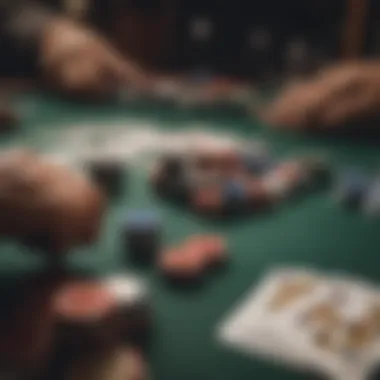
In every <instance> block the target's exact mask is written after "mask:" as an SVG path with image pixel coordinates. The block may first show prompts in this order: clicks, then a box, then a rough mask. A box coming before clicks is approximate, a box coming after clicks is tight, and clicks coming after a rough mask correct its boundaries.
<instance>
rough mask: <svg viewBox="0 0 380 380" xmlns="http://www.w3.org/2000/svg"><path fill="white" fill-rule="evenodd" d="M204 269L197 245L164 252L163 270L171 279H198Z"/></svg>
mask: <svg viewBox="0 0 380 380" xmlns="http://www.w3.org/2000/svg"><path fill="white" fill-rule="evenodd" d="M202 269H203V263H202V261H201V260H200V255H199V254H197V251H196V250H195V247H186V246H184V247H178V248H175V249H171V250H169V251H167V252H165V253H163V256H162V260H161V270H162V271H163V273H164V274H165V275H166V276H168V277H169V278H171V279H187V280H190V279H196V278H199V276H200V275H201V272H202Z"/></svg>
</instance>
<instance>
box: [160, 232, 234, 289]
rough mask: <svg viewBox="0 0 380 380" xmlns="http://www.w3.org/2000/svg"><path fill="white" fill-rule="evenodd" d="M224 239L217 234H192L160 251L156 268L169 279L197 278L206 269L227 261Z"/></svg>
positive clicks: (200, 276)
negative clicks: (175, 244)
mask: <svg viewBox="0 0 380 380" xmlns="http://www.w3.org/2000/svg"><path fill="white" fill-rule="evenodd" d="M227 255H228V252H227V246H226V242H225V239H224V238H223V237H222V236H218V235H193V236H191V237H190V238H188V239H187V240H185V241H184V242H182V243H181V244H179V245H177V246H175V247H169V248H167V249H165V250H163V251H162V252H161V255H160V256H159V258H158V268H159V269H160V271H161V273H163V274H164V276H166V277H167V278H169V279H171V280H186V281H188V280H198V279H200V278H202V276H203V275H204V274H205V273H206V272H207V270H208V269H210V268H212V267H215V266H219V265H221V264H224V263H226V262H227V259H228V256H227Z"/></svg>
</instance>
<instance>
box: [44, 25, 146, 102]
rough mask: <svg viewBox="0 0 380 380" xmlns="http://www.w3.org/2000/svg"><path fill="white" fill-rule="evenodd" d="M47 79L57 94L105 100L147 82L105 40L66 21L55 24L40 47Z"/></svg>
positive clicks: (135, 67) (47, 29) (137, 68)
mask: <svg viewBox="0 0 380 380" xmlns="http://www.w3.org/2000/svg"><path fill="white" fill-rule="evenodd" d="M40 56H41V65H42V71H43V75H44V77H45V79H47V81H48V83H49V85H51V86H53V87H54V88H56V89H57V90H59V91H61V92H64V93H67V94H71V95H77V96H81V97H87V98H102V97H104V96H107V95H109V94H112V91H115V90H117V88H118V86H123V85H127V84H131V83H132V84H133V85H134V86H137V87H139V86H144V85H145V84H146V82H147V78H146V76H145V74H144V73H143V71H142V70H141V69H140V68H139V67H138V66H137V65H135V64H133V63H131V62H129V61H127V60H125V59H124V58H123V57H122V56H121V55H120V54H119V53H118V52H117V51H116V50H115V49H114V48H113V47H112V46H111V45H110V44H109V43H108V42H107V41H106V40H105V39H103V38H102V37H100V36H99V35H97V34H96V33H95V32H92V31H91V30H89V29H86V28H85V27H83V26H81V25H79V24H75V23H74V22H71V21H67V20H54V21H52V22H51V23H50V24H49V26H48V27H47V28H46V29H45V33H44V34H43V38H42V43H41V50H40Z"/></svg>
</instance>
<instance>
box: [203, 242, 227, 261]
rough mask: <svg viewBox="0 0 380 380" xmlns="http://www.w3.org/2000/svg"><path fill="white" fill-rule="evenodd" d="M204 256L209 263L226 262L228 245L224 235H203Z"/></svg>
mask: <svg viewBox="0 0 380 380" xmlns="http://www.w3.org/2000/svg"><path fill="white" fill-rule="evenodd" d="M203 250H204V252H205V254H204V256H205V259H206V260H207V264H208V265H215V264H220V263H223V262H225V260H226V258H227V247H226V243H225V240H224V238H223V237H221V236H217V235H206V236H204V237H203Z"/></svg>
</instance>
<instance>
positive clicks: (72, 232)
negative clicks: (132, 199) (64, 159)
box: [0, 149, 105, 260]
mask: <svg viewBox="0 0 380 380" xmlns="http://www.w3.org/2000/svg"><path fill="white" fill-rule="evenodd" d="M104 208H105V202H104V198H103V196H102V194H101V193H100V192H99V191H98V190H97V189H96V188H95V187H94V186H93V185H92V184H91V183H90V182H88V181H87V180H86V179H85V177H83V176H81V175H79V174H78V173H75V172H72V171H71V170H69V169H68V168H67V167H65V166H63V165H58V164H54V163H52V162H50V161H49V160H47V159H46V158H43V157H40V156H38V155H37V154H35V153H33V152H31V151H27V150H22V149H20V150H19V149H15V150H10V151H4V152H2V153H1V154H0V236H1V237H6V238H12V239H15V240H16V241H18V242H21V243H23V244H25V245H27V246H29V247H32V248H39V249H42V250H44V251H46V252H47V253H48V254H49V255H52V256H50V258H51V259H54V260H55V258H58V257H59V256H61V254H64V253H66V252H68V251H69V250H70V249H71V248H75V247H78V246H81V245H86V244H90V243H92V242H93V241H94V240H95V239H96V238H97V236H98V233H99V230H100V225H101V219H102V216H103V212H104Z"/></svg>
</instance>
